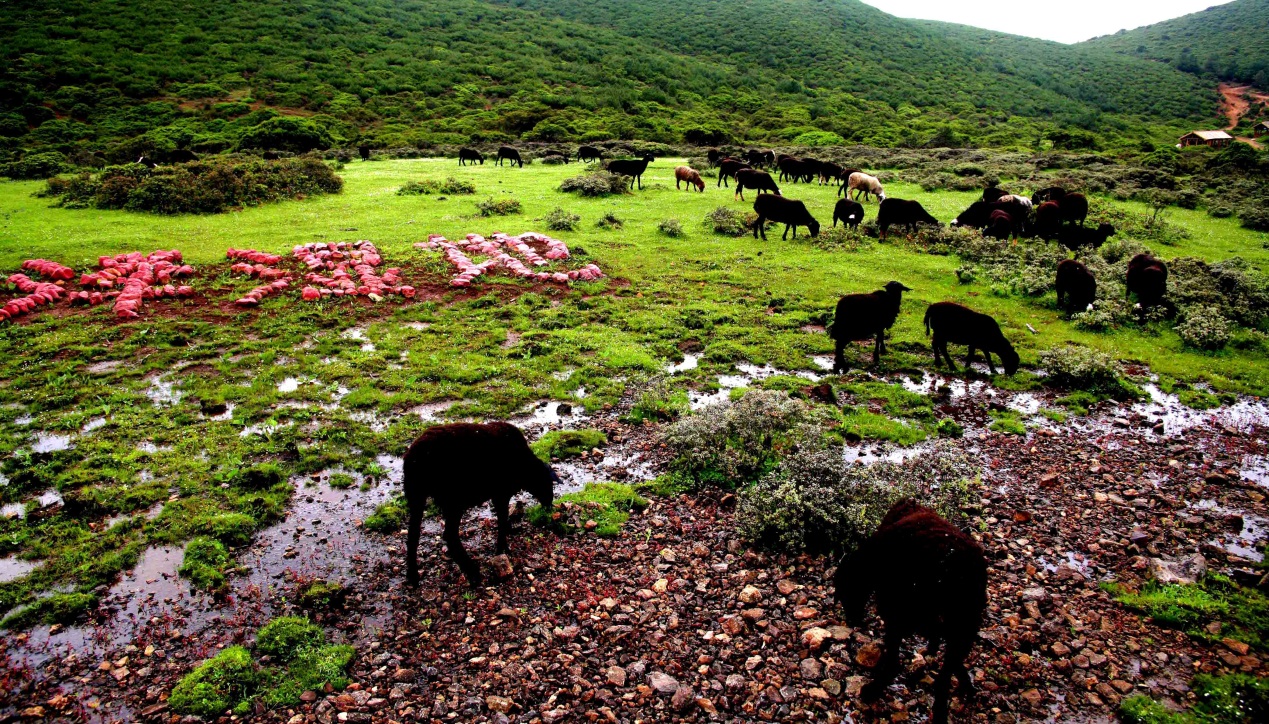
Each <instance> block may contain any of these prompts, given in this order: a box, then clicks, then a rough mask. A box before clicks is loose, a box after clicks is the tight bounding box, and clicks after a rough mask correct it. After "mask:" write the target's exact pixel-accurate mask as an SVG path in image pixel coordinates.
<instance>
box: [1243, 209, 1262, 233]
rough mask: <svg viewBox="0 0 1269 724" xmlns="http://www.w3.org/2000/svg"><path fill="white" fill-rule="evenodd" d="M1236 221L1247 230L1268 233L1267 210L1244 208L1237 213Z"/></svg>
mask: <svg viewBox="0 0 1269 724" xmlns="http://www.w3.org/2000/svg"><path fill="white" fill-rule="evenodd" d="M1238 219H1239V221H1241V222H1242V225H1243V226H1244V227H1246V228H1248V229H1254V230H1256V231H1269V209H1265V208H1258V207H1255V206H1245V207H1243V210H1242V211H1240V212H1238Z"/></svg>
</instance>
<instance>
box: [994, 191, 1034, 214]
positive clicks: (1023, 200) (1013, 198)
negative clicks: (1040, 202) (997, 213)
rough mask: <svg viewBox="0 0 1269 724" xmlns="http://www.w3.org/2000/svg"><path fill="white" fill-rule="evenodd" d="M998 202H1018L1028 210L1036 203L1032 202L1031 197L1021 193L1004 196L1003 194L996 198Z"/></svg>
mask: <svg viewBox="0 0 1269 724" xmlns="http://www.w3.org/2000/svg"><path fill="white" fill-rule="evenodd" d="M996 203H998V204H1018V205H1020V206H1022V208H1024V209H1026V210H1027V211H1030V210H1031V209H1032V208H1034V206H1035V204H1033V203H1031V199H1029V198H1027V197H1026V196H1023V195H1021V194H1005V195H1004V196H1001V197H1000V198H998V199H996Z"/></svg>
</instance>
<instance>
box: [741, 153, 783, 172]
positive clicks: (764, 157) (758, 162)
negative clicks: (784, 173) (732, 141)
mask: <svg viewBox="0 0 1269 724" xmlns="http://www.w3.org/2000/svg"><path fill="white" fill-rule="evenodd" d="M745 160H746V161H748V162H749V165H750V166H753V167H754V168H764V167H766V168H770V167H771V166H774V165H775V162H776V155H775V151H761V150H758V149H750V150H749V152H748V153H746V154H745Z"/></svg>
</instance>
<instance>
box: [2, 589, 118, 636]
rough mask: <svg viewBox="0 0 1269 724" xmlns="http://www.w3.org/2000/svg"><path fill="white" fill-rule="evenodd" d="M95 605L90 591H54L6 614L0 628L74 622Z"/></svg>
mask: <svg viewBox="0 0 1269 724" xmlns="http://www.w3.org/2000/svg"><path fill="white" fill-rule="evenodd" d="M96 605H97V597H96V596H94V595H92V594H90V593H55V594H53V595H52V596H49V597H48V598H42V599H40V600H39V601H36V602H35V603H32V604H31V605H30V606H27V607H26V608H24V609H22V610H20V611H17V612H15V613H12V614H10V615H8V616H6V617H5V619H4V620H3V621H0V628H6V629H14V630H17V629H24V628H30V627H32V626H34V625H35V624H37V623H43V624H50V625H51V624H55V623H60V624H70V623H75V622H76V621H78V620H79V619H80V617H82V616H83V615H84V614H85V613H87V612H88V610H89V609H91V608H93V607H95V606H96Z"/></svg>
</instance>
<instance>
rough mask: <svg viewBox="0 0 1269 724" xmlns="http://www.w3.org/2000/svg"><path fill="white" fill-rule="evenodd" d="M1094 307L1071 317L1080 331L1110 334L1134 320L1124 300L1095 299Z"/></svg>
mask: <svg viewBox="0 0 1269 724" xmlns="http://www.w3.org/2000/svg"><path fill="white" fill-rule="evenodd" d="M1092 306H1093V308H1092V309H1088V310H1085V311H1082V312H1076V313H1075V314H1073V315H1071V322H1072V323H1073V324H1074V325H1075V326H1076V327H1079V328H1080V329H1087V330H1089V331H1092V332H1108V331H1110V330H1112V329H1115V328H1116V327H1119V326H1120V325H1121V324H1123V323H1125V322H1127V321H1128V320H1129V319H1131V318H1132V310H1131V309H1130V308H1129V307H1128V305H1127V303H1126V302H1124V301H1123V300H1122V299H1095V300H1093V305H1092Z"/></svg>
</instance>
